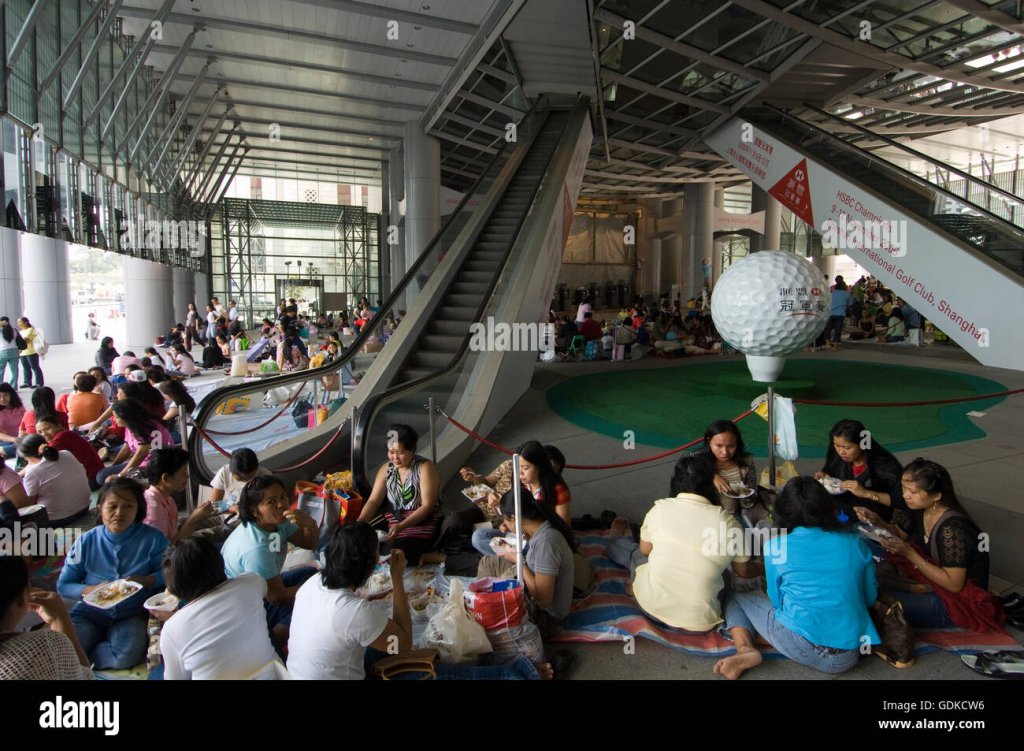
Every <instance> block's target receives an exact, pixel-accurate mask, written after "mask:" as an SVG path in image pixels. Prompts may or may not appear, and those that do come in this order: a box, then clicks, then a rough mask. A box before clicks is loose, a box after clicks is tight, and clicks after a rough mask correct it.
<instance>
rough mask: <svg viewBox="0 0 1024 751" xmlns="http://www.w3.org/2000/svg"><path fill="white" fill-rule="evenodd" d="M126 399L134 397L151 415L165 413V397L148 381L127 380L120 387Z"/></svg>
mask: <svg viewBox="0 0 1024 751" xmlns="http://www.w3.org/2000/svg"><path fill="white" fill-rule="evenodd" d="M117 388H118V390H120V391H121V392H122V393H123V394H124V395H125V398H126V399H134V400H135V401H137V402H138V403H139V404H141V405H143V406H144V407H145V408H146V411H147V412H149V413H150V415H151V416H155V415H156V413H157V412H159V413H160V414H161V415H163V413H164V411H165V410H164V397H163V395H162V394H161V393H160V392H159V391H158V390H157V388H156V387H155V386H153V385H152V384H150V383H146V382H139V381H127V382H125V383H122V384H120V385H119V386H118V387H117Z"/></svg>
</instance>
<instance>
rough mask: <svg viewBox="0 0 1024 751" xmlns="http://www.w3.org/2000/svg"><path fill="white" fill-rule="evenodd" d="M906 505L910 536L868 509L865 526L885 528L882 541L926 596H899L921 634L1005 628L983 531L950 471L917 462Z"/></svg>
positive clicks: (909, 475)
mask: <svg viewBox="0 0 1024 751" xmlns="http://www.w3.org/2000/svg"><path fill="white" fill-rule="evenodd" d="M902 487H903V499H904V500H905V501H906V504H907V506H908V507H909V509H910V510H911V512H912V514H911V519H912V521H913V524H912V526H911V528H910V531H909V533H908V532H905V531H904V530H902V529H900V528H899V527H897V526H896V525H894V524H888V523H886V522H885V520H884V519H882V518H881V516H880V515H879V514H878V513H876V512H874V511H872V510H870V509H866V508H862V507H861V508H857V516H858V517H859V518H860V520H861V521H864V522H867V523H869V524H874V525H877V526H880V527H883V528H884V529H885V530H887V531H888V532H889V534H890V537H888V538H883V539H882V540H881V544H882V546H883V547H884V548H885V549H886V550H887V551H888V552H889V553H891V554H892V555H893V556H895V558H894V563H896V565H897V567H898V568H899V569H900V571H901V572H902V573H903V574H904V575H905V576H908V577H910V578H911V579H913V580H915V581H916V582H917V583H918V584H919V585H921V586H919V587H915V589H921V590H924V591H893V592H890V593H889V594H891V595H892V596H893V597H895V598H896V599H897V600H899V601H900V602H901V603H903V613H904V615H905V616H906V618H907V621H908V622H909V623H910V625H911V626H914V627H915V628H949V627H951V626H959V627H961V628H966V629H968V630H970V631H993V630H998V629H1000V628H1001V627H1002V624H1003V621H1004V614H1003V612H1002V608H1000V607H999V605H998V603H997V602H996V601H995V598H994V597H993V596H992V595H991V594H990V593H989V591H988V569H989V555H988V550H987V546H985V545H982V544H981V541H982V540H983V539H984V536H983V535H982V532H981V529H980V528H979V527H978V525H977V523H976V522H975V521H974V520H973V519H972V518H971V516H970V515H969V514H968V513H967V512H966V511H965V510H964V507H963V506H962V505H961V504H960V499H959V498H957V495H956V491H955V490H954V489H953V480H952V478H951V477H950V476H949V471H948V470H946V468H945V467H943V466H941V465H939V464H936V463H935V462H931V461H928V460H927V459H921V458H917V459H914V461H912V462H911V463H910V464H908V465H907V468H906V469H905V470H903V477H902Z"/></svg>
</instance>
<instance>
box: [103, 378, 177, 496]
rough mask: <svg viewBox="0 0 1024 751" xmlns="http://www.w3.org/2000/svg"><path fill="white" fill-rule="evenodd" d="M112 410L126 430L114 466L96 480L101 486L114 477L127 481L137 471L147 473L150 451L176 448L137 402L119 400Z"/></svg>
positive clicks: (167, 434)
mask: <svg viewBox="0 0 1024 751" xmlns="http://www.w3.org/2000/svg"><path fill="white" fill-rule="evenodd" d="M150 388H152V386H150ZM154 390H155V389H154ZM162 403H163V399H161V404H162ZM112 408H113V410H114V423H115V424H116V425H117V426H118V427H122V428H124V445H123V446H122V447H121V450H120V451H118V452H117V455H116V456H115V457H114V459H113V461H112V462H111V465H110V466H109V467H107V468H106V469H104V470H101V471H100V473H99V474H98V475H97V476H96V479H97V480H98V481H99V482H101V483H103V482H107V481H108V480H109V479H110V478H112V477H114V475H119V476H121V477H124V476H126V475H128V474H129V473H130V472H132V471H134V470H136V469H145V467H146V463H147V462H148V461H149V451H150V449H159V448H168V447H170V446H173V445H174V440H173V439H172V438H171V434H170V433H169V432H168V431H167V428H165V427H164V425H163V423H161V422H160V421H159V420H158V419H156V418H154V417H153V415H152V413H151V412H149V410H147V409H146V408H145V407H144V406H143V405H142V403H141V402H139V401H137V400H135V399H119V400H118V401H116V402H114V404H113V407H112Z"/></svg>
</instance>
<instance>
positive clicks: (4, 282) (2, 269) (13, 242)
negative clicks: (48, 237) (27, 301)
mask: <svg viewBox="0 0 1024 751" xmlns="http://www.w3.org/2000/svg"><path fill="white" fill-rule="evenodd" d="M20 234H21V233H20V232H18V230H16V229H10V228H8V227H0V316H7V317H8V318H10V319H11V325H12V326H13V325H14V319H16V318H17V317H18V316H20V315H21V314H22V312H23V309H22V306H21V301H22V297H21V240H20V238H19V237H18V236H19V235H20ZM47 335H49V332H47Z"/></svg>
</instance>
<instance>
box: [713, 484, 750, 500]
mask: <svg viewBox="0 0 1024 751" xmlns="http://www.w3.org/2000/svg"><path fill="white" fill-rule="evenodd" d="M755 492H757V491H756V489H755V488H751V487H748V486H747V485H730V486H729V492H728V493H722V495H724V496H725V497H726V498H750V496H752V495H754V493H755Z"/></svg>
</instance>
